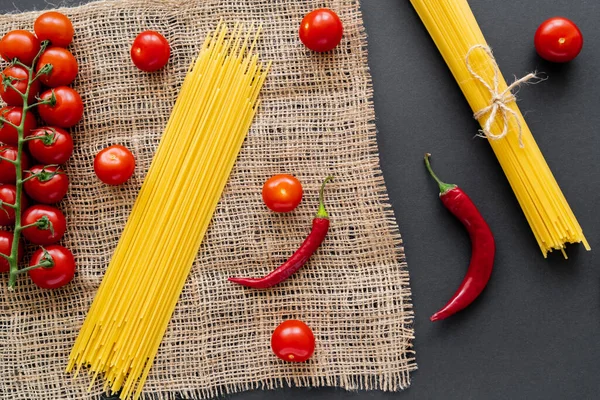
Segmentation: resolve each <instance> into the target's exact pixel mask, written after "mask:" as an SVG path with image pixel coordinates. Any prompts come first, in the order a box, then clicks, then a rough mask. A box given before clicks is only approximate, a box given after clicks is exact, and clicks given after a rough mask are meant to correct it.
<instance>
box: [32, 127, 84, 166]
mask: <svg viewBox="0 0 600 400" xmlns="http://www.w3.org/2000/svg"><path fill="white" fill-rule="evenodd" d="M48 135H50V136H48ZM31 136H39V137H40V139H35V140H30V141H29V152H30V153H31V155H32V156H33V158H35V159H36V160H38V161H39V162H40V163H42V164H64V163H66V162H67V161H68V160H69V158H70V157H71V154H73V138H72V137H71V135H70V134H69V132H67V131H65V130H64V129H62V128H54V127H49V126H46V127H43V128H38V129H35V130H34V131H33V132H32V133H31Z"/></svg>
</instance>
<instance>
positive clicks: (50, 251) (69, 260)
mask: <svg viewBox="0 0 600 400" xmlns="http://www.w3.org/2000/svg"><path fill="white" fill-rule="evenodd" d="M47 258H50V259H51V260H52V263H53V264H54V265H52V266H51V267H39V268H34V269H32V270H29V271H28V272H27V273H28V274H29V277H30V278H31V280H32V281H33V283H35V284H36V285H37V286H38V287H40V288H42V289H57V288H59V287H62V286H65V285H66V284H67V283H69V282H71V280H73V277H74V276H75V257H73V253H71V251H70V250H69V249H67V248H65V247H62V246H58V245H56V244H54V245H51V246H47V247H45V248H43V249H38V250H37V251H36V252H35V253H33V255H32V256H31V260H30V261H29V266H31V267H33V266H34V265H38V264H40V263H42V262H43V261H44V260H45V259H47Z"/></svg>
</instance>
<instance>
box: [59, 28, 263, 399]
mask: <svg viewBox="0 0 600 400" xmlns="http://www.w3.org/2000/svg"><path fill="white" fill-rule="evenodd" d="M252 30H253V29H252V28H250V29H249V30H248V32H247V33H244V27H243V26H242V25H236V26H235V28H234V29H233V31H232V32H231V33H230V34H229V33H228V29H227V27H226V26H225V25H224V24H219V26H218V27H217V29H216V30H215V32H214V33H212V34H210V35H209V36H208V37H207V38H206V41H205V42H204V45H203V46H202V49H201V50H200V55H199V56H198V58H197V60H196V62H195V64H194V65H193V66H192V67H191V68H190V70H189V72H188V75H187V76H186V78H185V81H184V83H183V85H182V87H181V92H180V94H179V96H178V98H177V102H176V103H175V106H174V108H173V111H172V114H171V117H170V119H169V122H168V124H167V127H166V128H165V131H164V134H163V136H162V139H161V142H160V145H159V147H158V150H157V152H156V154H155V156H154V159H153V161H152V165H151V167H150V170H149V172H148V174H147V176H146V179H145V181H144V184H143V185H142V188H141V191H140V193H139V196H138V198H137V200H136V202H135V205H134V207H133V210H132V212H131V215H130V216H129V219H128V221H127V225H126V226H125V229H124V232H123V234H122V236H121V238H120V241H119V244H118V246H117V248H116V250H115V252H114V254H113V257H112V259H111V262H110V265H109V267H108V269H107V271H106V275H105V276H104V279H103V281H102V284H101V286H100V288H99V290H98V293H97V295H96V297H95V298H94V302H93V304H92V306H91V308H90V310H89V312H88V315H87V318H86V320H85V322H84V324H83V327H82V328H81V331H80V334H79V336H78V338H77V340H76V342H75V345H74V347H73V350H72V352H71V355H70V361H69V364H68V367H67V371H72V370H76V371H77V372H78V371H79V369H80V368H81V367H82V366H89V367H90V373H93V379H92V384H93V381H94V380H95V379H96V377H97V376H98V375H99V374H103V375H104V376H105V379H106V383H105V385H104V388H105V390H108V389H110V391H112V392H113V393H114V392H119V391H120V397H121V398H122V399H127V398H129V397H130V396H131V395H132V394H133V396H134V398H138V397H139V395H140V393H141V389H142V387H143V385H144V381H145V380H146V378H147V376H148V373H149V371H150V368H151V366H152V362H153V360H154V357H155V355H156V352H157V350H158V347H159V345H160V342H161V340H162V338H163V335H164V333H165V330H166V328H167V325H168V323H169V319H170V317H171V314H172V313H173V310H174V308H175V305H176V303H177V300H178V298H179V295H180V293H181V290H182V287H183V285H184V283H185V281H186V278H187V276H188V273H189V271H190V268H191V266H192V262H193V260H194V258H195V257H196V254H197V252H198V248H199V247H200V244H201V242H202V239H203V237H204V234H205V232H206V230H207V228H208V225H209V222H210V220H211V218H212V214H213V212H214V210H215V207H216V206H217V203H218V201H219V198H220V196H221V192H222V191H223V188H224V186H225V184H226V182H227V179H228V177H229V174H230V172H231V169H232V167H233V165H234V163H235V160H236V158H237V154H238V152H239V150H240V148H241V146H242V143H243V141H244V138H245V137H246V133H247V132H248V129H249V127H250V124H251V122H252V119H253V117H254V114H255V113H256V110H257V107H258V105H259V101H258V100H257V98H258V94H259V91H260V88H261V87H262V85H263V82H264V80H265V78H266V74H267V70H268V66H267V67H263V65H262V64H260V63H259V62H258V56H257V55H256V54H255V53H254V46H255V43H256V38H257V35H258V32H256V34H255V35H254V36H253V37H252V35H251V32H252ZM252 39H253V40H252Z"/></svg>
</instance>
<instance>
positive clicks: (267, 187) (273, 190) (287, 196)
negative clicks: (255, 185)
mask: <svg viewBox="0 0 600 400" xmlns="http://www.w3.org/2000/svg"><path fill="white" fill-rule="evenodd" d="M262 198H263V201H264V202H265V204H266V205H267V207H269V208H270V209H271V210H273V211H276V212H288V211H292V210H293V209H294V208H296V207H297V206H298V204H300V202H301V201H302V184H301V183H300V181H299V180H298V179H296V178H295V177H293V176H291V175H288V174H280V175H274V176H272V177H270V178H269V179H268V180H267V181H266V182H265V184H264V185H263V188H262Z"/></svg>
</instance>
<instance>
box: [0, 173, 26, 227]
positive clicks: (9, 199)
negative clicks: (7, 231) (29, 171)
mask: <svg viewBox="0 0 600 400" xmlns="http://www.w3.org/2000/svg"><path fill="white" fill-rule="evenodd" d="M16 199H17V188H16V187H15V185H9V184H8V183H3V184H1V185H0V201H2V204H3V205H2V206H0V226H14V224H15V209H14V208H12V207H9V206H8V205H6V204H12V205H14V204H15V200H16ZM25 208H27V197H25V195H23V194H21V210H24V209H25Z"/></svg>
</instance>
